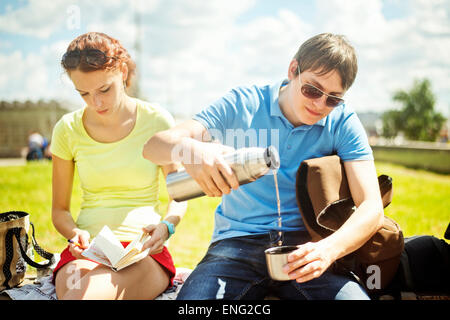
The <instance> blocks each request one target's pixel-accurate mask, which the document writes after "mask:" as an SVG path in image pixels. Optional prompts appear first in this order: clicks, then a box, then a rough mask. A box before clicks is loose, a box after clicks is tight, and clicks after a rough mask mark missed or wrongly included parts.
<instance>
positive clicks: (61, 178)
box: [52, 155, 89, 258]
mask: <svg viewBox="0 0 450 320" xmlns="http://www.w3.org/2000/svg"><path fill="white" fill-rule="evenodd" d="M52 166H53V173H52V222H53V225H54V226H55V228H56V230H58V232H59V233H60V234H61V235H62V236H63V237H64V238H66V239H72V240H73V241H74V242H75V243H79V244H81V246H82V247H83V248H87V246H88V245H89V233H88V232H87V231H85V230H80V229H78V227H77V225H76V224H75V221H74V220H73V218H72V214H71V213H70V200H71V197H72V186H73V175H74V162H73V161H70V160H64V159H61V158H59V157H57V156H55V155H53V156H52ZM72 249H73V252H72ZM71 252H72V254H74V253H76V254H74V255H75V256H77V257H79V258H81V256H79V254H81V252H82V250H81V249H80V248H78V247H77V246H75V245H71Z"/></svg>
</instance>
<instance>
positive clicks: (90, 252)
mask: <svg viewBox="0 0 450 320" xmlns="http://www.w3.org/2000/svg"><path fill="white" fill-rule="evenodd" d="M81 255H82V256H84V257H86V258H88V259H90V260H93V261H96V262H99V263H101V264H104V265H105V266H108V267H112V264H111V262H110V261H109V260H108V257H107V256H106V255H105V254H104V253H103V251H102V250H101V249H100V248H99V247H98V246H97V243H96V239H95V238H94V240H92V242H91V243H90V244H89V247H88V248H87V249H86V250H84V251H83V253H82V254H81Z"/></svg>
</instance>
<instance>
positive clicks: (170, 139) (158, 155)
mask: <svg viewBox="0 0 450 320" xmlns="http://www.w3.org/2000/svg"><path fill="white" fill-rule="evenodd" d="M180 141H181V137H179V136H178V135H175V134H171V133H170V132H169V130H166V131H161V132H158V133H156V134H155V135H154V136H153V137H151V138H150V139H149V140H148V141H147V142H146V143H145V145H144V149H143V151H142V156H143V157H144V158H145V159H147V160H150V161H152V162H154V163H156V164H157V165H160V166H163V165H168V164H170V163H172V162H173V161H172V150H173V148H174V147H175V146H176V145H179V144H180Z"/></svg>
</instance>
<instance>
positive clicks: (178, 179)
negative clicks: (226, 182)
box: [166, 146, 280, 202]
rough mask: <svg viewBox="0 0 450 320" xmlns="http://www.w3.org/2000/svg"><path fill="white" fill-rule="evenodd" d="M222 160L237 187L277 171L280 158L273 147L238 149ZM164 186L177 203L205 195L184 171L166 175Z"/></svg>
mask: <svg viewBox="0 0 450 320" xmlns="http://www.w3.org/2000/svg"><path fill="white" fill-rule="evenodd" d="M224 160H225V161H226V162H227V163H228V164H229V165H230V167H231V169H232V170H233V171H234V173H235V175H236V177H237V179H238V180H239V185H243V184H247V183H249V182H252V181H255V180H256V179H258V178H260V177H261V176H263V175H265V174H266V173H267V172H268V171H269V170H277V169H278V168H279V167H280V157H279V155H278V151H277V149H275V147H273V146H270V147H268V148H257V147H254V148H242V149H238V150H236V151H234V152H232V153H229V154H225V155H224ZM166 185H167V191H168V193H169V195H170V197H171V198H172V199H174V200H175V201H178V202H180V201H186V200H189V199H193V198H197V197H201V196H204V195H205V193H204V192H203V190H202V189H201V188H200V185H199V184H198V183H197V182H196V181H195V180H194V179H193V178H192V177H191V176H190V175H189V174H188V173H187V172H186V171H185V169H181V170H179V171H177V172H172V173H170V174H168V175H167V178H166Z"/></svg>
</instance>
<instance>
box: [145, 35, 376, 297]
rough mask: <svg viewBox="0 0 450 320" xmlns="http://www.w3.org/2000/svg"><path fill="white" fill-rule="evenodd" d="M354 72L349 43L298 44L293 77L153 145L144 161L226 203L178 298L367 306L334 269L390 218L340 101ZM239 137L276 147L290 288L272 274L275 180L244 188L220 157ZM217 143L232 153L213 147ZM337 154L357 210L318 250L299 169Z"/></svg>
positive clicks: (335, 38) (235, 97)
mask: <svg viewBox="0 0 450 320" xmlns="http://www.w3.org/2000/svg"><path fill="white" fill-rule="evenodd" d="M356 73H357V59H356V54H355V52H354V49H353V47H352V46H351V45H350V44H349V43H348V42H347V41H346V39H345V38H344V37H343V36H340V35H334V34H329V33H325V34H320V35H317V36H314V37H312V38H311V39H309V40H307V41H306V42H305V43H303V44H302V45H301V47H300V49H299V51H298V52H297V53H296V55H295V56H294V58H293V59H292V61H291V62H290V64H289V68H288V79H287V80H283V81H280V82H278V83H275V84H273V85H268V86H262V87H258V86H252V87H241V88H236V89H234V90H232V91H231V92H229V93H228V94H227V95H225V96H224V97H222V98H221V99H219V100H217V101H216V102H214V103H213V104H212V105H211V106H209V107H208V108H206V109H204V110H203V111H202V112H200V113H198V114H197V115H195V116H194V117H193V119H192V120H190V121H187V122H185V123H182V124H180V125H178V126H176V127H174V128H172V129H170V130H167V131H163V132H160V133H157V134H156V135H155V136H153V137H152V138H151V139H150V140H149V141H148V142H147V143H146V145H145V146H144V151H143V155H144V157H145V158H147V159H149V160H151V161H153V162H155V163H157V164H159V165H165V164H168V163H170V162H172V161H181V162H182V164H183V165H184V167H185V168H186V171H187V172H188V173H189V174H190V175H191V176H192V177H193V178H194V179H195V180H196V181H197V182H198V183H199V184H200V186H201V187H202V189H203V190H204V192H205V193H206V194H207V195H208V196H223V197H222V202H221V203H220V205H219V206H218V208H217V209H216V212H215V228H214V233H213V237H212V241H211V245H210V247H209V249H208V252H207V253H206V256H205V257H204V258H203V260H202V261H201V262H200V263H199V264H198V265H197V267H196V268H195V270H194V271H193V272H192V274H191V275H190V276H189V278H188V279H187V281H186V283H185V284H184V286H183V288H182V290H181V291H180V293H179V295H178V298H179V299H218V298H223V299H261V298H263V297H264V296H265V295H266V294H268V293H271V294H275V295H277V296H278V297H280V298H282V299H368V296H367V294H366V293H365V292H364V290H363V289H362V287H361V286H360V285H359V284H358V283H357V282H355V281H354V280H353V279H351V278H349V277H346V276H343V275H337V274H333V273H332V272H331V271H329V270H327V269H328V268H329V267H330V266H331V265H332V264H333V262H334V261H336V260H337V259H339V258H341V257H343V256H345V255H347V254H349V253H351V252H353V251H355V250H356V249H358V248H359V247H361V246H362V245H363V244H364V243H365V242H366V241H367V240H368V239H369V238H370V237H371V236H372V235H373V234H374V233H375V232H376V231H377V230H378V229H379V228H380V227H381V223H382V218H383V207H382V202H381V197H380V192H379V187H378V181H377V175H376V170H375V166H374V163H373V156H372V150H371V149H370V146H369V144H368V141H367V136H366V134H365V132H364V129H363V126H362V125H361V122H360V121H359V119H358V117H357V116H356V114H355V113H354V111H352V110H351V109H350V108H349V107H348V106H346V105H345V104H344V100H343V97H344V94H345V92H346V91H347V90H348V89H349V88H350V86H351V85H352V83H353V81H354V79H355V77H356ZM252 130H253V131H254V132H255V133H257V134H253V135H252V132H253V131H252ZM237 132H240V133H241V134H245V135H246V136H247V137H246V139H244V140H245V141H248V140H250V142H249V143H248V144H249V145H244V146H246V147H251V146H259V147H265V146H266V145H267V144H268V142H270V143H271V144H274V145H275V146H276V147H277V148H278V151H279V154H280V168H279V170H278V173H277V178H278V185H279V193H280V198H281V212H282V222H283V223H282V227H281V231H282V232H283V244H286V245H298V249H297V250H296V251H294V252H293V253H291V254H290V255H289V257H288V264H287V265H286V266H285V272H286V273H288V274H289V276H290V278H291V279H292V281H285V282H278V281H272V280H270V278H269V277H268V274H267V266H266V263H265V257H264V250H265V249H266V248H267V247H269V246H270V245H271V244H273V243H274V242H275V241H277V240H278V239H277V235H278V231H280V228H279V227H278V225H277V200H276V192H275V186H274V181H273V180H274V179H273V177H272V176H270V175H266V176H264V177H262V178H260V179H258V180H257V181H255V182H252V183H250V184H247V185H243V186H241V187H239V185H238V181H237V179H236V177H235V176H234V174H233V171H232V170H231V169H230V167H229V166H228V164H227V163H226V162H225V161H224V159H223V156H222V154H223V153H226V152H229V151H230V147H243V145H239V146H237V140H239V139H235V138H236V137H237V136H238V134H237ZM230 134H231V135H233V137H232V138H231V139H230ZM264 135H266V136H264ZM249 137H250V138H251V137H253V139H250V138H249ZM237 138H239V137H237ZM247 138H249V139H247ZM212 139H215V140H217V139H219V140H220V139H222V141H221V142H222V143H227V144H228V146H225V145H222V144H218V143H209V142H208V141H210V140H212ZM239 141H241V142H242V139H241V140H239ZM241 144H242V143H241ZM265 144H266V145H265ZM231 150H232V149H231ZM333 153H336V154H337V155H338V156H340V158H341V159H342V160H343V161H344V168H345V171H346V175H347V179H348V183H349V187H350V191H351V194H352V197H353V200H354V202H355V204H356V207H357V210H356V211H355V212H354V214H353V215H352V216H351V217H350V218H349V219H348V220H347V221H346V222H345V223H344V225H343V226H342V227H341V228H340V229H339V230H338V231H336V232H335V233H334V234H332V235H331V236H329V237H327V238H325V239H323V240H321V241H318V242H314V243H313V242H310V237H309V235H308V233H307V232H306V229H305V227H304V224H303V222H302V219H301V214H300V211H299V208H298V206H297V202H296V198H295V177H296V172H297V169H298V167H299V165H300V163H301V162H302V161H303V160H305V159H310V158H317V157H322V156H327V155H330V154H333ZM180 157H181V158H180Z"/></svg>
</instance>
